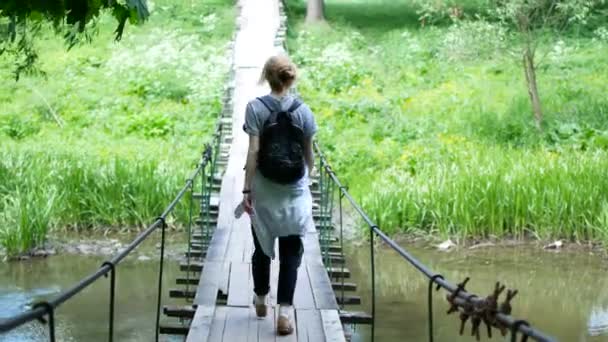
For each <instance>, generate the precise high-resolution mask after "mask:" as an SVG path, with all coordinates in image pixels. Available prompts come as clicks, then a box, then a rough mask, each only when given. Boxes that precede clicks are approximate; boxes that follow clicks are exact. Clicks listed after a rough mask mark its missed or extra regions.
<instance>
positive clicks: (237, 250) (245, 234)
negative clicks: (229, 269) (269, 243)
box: [225, 222, 251, 263]
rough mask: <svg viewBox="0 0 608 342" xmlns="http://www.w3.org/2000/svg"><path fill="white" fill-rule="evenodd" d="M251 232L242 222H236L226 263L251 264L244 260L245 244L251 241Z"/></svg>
mask: <svg viewBox="0 0 608 342" xmlns="http://www.w3.org/2000/svg"><path fill="white" fill-rule="evenodd" d="M250 231H251V229H250V228H249V227H248V226H245V225H244V224H243V223H242V222H238V223H237V222H235V223H234V224H233V227H232V233H231V235H230V242H229V243H228V250H227V251H226V257H225V260H226V261H230V262H239V263H243V262H250V261H245V260H244V259H243V255H244V252H245V244H246V243H247V240H251V233H250Z"/></svg>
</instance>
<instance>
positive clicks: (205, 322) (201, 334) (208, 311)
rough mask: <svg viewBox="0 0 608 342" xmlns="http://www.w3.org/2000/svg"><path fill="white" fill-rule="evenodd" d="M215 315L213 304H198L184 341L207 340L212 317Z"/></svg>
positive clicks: (205, 341) (201, 341) (202, 341)
mask: <svg viewBox="0 0 608 342" xmlns="http://www.w3.org/2000/svg"><path fill="white" fill-rule="evenodd" d="M214 316H215V305H199V306H198V307H197V308H196V312H195V313H194V318H193V319H192V323H191V324H190V331H189V332H188V337H187V338H186V342H207V341H209V340H208V338H209V333H210V330H211V324H212V321H213V317H214Z"/></svg>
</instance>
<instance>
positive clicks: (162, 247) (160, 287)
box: [155, 216, 167, 342]
mask: <svg viewBox="0 0 608 342" xmlns="http://www.w3.org/2000/svg"><path fill="white" fill-rule="evenodd" d="M156 220H157V221H158V220H160V221H161V242H160V266H159V271H158V297H157V301H156V330H155V337H156V339H155V341H156V342H158V335H159V332H160V331H159V328H160V302H161V298H162V290H163V264H164V261H165V228H166V226H167V222H166V221H165V218H164V217H162V216H161V217H158V218H157V219H156Z"/></svg>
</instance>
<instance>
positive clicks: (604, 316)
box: [0, 245, 608, 342]
mask: <svg viewBox="0 0 608 342" xmlns="http://www.w3.org/2000/svg"><path fill="white" fill-rule="evenodd" d="M407 248H408V249H409V250H410V251H411V252H412V254H414V255H416V256H417V257H418V258H419V259H420V260H421V261H423V262H424V263H426V264H427V265H428V266H429V267H431V269H433V270H435V271H436V272H439V273H442V274H443V275H444V276H445V277H446V278H447V279H449V280H452V281H453V282H457V281H460V280H462V279H464V278H465V277H466V276H470V277H471V281H470V282H469V286H468V288H469V289H470V290H472V291H475V292H476V293H479V294H483V295H487V294H489V293H490V291H491V290H492V289H493V287H494V283H495V282H496V281H497V280H499V281H503V282H505V283H506V284H507V285H508V287H509V288H516V289H518V290H519V294H518V295H517V297H515V299H514V300H513V307H514V310H513V313H514V314H515V315H516V316H517V317H521V318H525V319H527V320H528V321H530V322H531V323H532V324H534V326H536V327H538V328H540V329H542V330H543V331H546V332H547V333H550V334H551V335H553V336H555V337H557V338H558V339H559V340H560V341H593V342H595V341H608V286H607V285H608V275H607V272H606V271H607V265H608V262H606V261H605V260H602V258H601V257H599V256H597V255H591V254H589V252H585V251H580V250H579V251H576V252H570V251H568V250H564V251H561V252H559V253H553V252H547V251H543V250H542V249H540V248H538V247H509V248H506V247H492V248H486V249H478V250H466V249H460V250H456V251H452V252H439V251H436V250H434V249H432V248H421V247H415V246H409V245H408V246H407ZM346 251H347V258H348V267H349V269H350V270H351V272H352V273H353V277H352V279H349V280H348V281H349V282H355V283H357V284H358V286H359V288H358V291H357V295H360V296H361V297H362V299H363V305H362V306H361V307H348V308H347V309H348V310H367V311H368V312H369V308H370V302H369V298H370V296H369V295H370V286H369V279H370V278H369V275H370V264H369V254H368V248H366V247H365V245H362V246H352V245H351V246H348V247H347V249H346ZM377 257H378V258H377V264H376V271H377V273H376V281H377V290H378V292H377V303H376V307H377V316H376V317H377V324H376V341H386V342H397V341H426V340H428V338H427V306H426V293H427V292H426V291H427V284H428V283H427V282H426V280H425V279H424V278H423V277H422V276H421V275H420V274H419V273H417V272H416V271H415V269H414V268H412V267H411V266H408V265H407V264H406V263H405V262H404V261H403V260H402V259H401V258H400V257H399V256H398V255H396V254H395V253H394V252H392V251H390V250H388V249H386V248H382V247H379V249H378V251H377ZM103 260H104V259H103V258H100V257H90V256H88V257H87V256H73V255H64V256H54V257H50V258H47V259H37V260H36V259H33V260H30V261H25V262H12V263H2V264H0V318H3V317H8V316H10V315H12V314H15V313H18V312H20V311H23V310H25V309H27V308H28V307H30V305H31V304H32V303H33V302H36V301H38V300H43V299H46V298H50V297H52V296H54V295H57V294H58V293H59V292H60V291H61V290H64V289H66V288H67V287H68V286H70V285H73V284H74V283H75V282H76V281H78V280H79V279H81V278H82V277H83V276H85V275H87V274H89V273H90V272H91V271H92V270H94V269H95V268H97V267H99V266H100V265H101V263H102V262H103ZM157 272H158V263H157V262H154V261H137V260H130V259H127V260H126V261H125V262H124V263H122V264H121V265H120V267H119V268H118V276H117V298H116V328H115V329H116V335H115V336H116V339H115V340H116V341H135V342H139V341H142V342H143V341H146V342H148V341H152V340H153V336H154V334H153V332H154V321H155V310H156V307H155V305H156V304H155V303H156V286H157V274H158V273H157ZM178 273H179V272H178V270H177V261H175V260H169V261H167V263H166V268H165V277H164V278H165V282H164V291H163V295H165V298H164V299H163V302H164V303H170V302H171V301H173V303H177V301H176V300H169V299H168V298H166V294H167V293H168V291H167V289H168V288H169V287H173V286H174V279H175V278H176V277H177V276H178ZM108 286H109V280H102V281H99V282H98V283H95V284H93V285H92V286H91V287H90V288H89V289H87V290H86V291H84V292H83V293H81V294H79V295H77V296H76V297H75V298H74V299H73V300H71V301H68V302H67V303H65V304H64V305H62V306H61V307H60V308H59V310H58V312H57V326H58V330H57V336H58V341H87V342H89V341H91V342H96V341H107V335H106V334H107V322H108V296H109V288H108ZM443 298H444V296H443V295H440V294H438V295H436V296H435V303H434V308H435V327H436V329H435V340H436V341H473V339H472V338H471V337H469V336H466V337H459V336H458V333H457V332H458V329H459V320H458V318H457V317H456V316H453V315H452V316H446V315H445V311H446V310H447V304H446V302H445V300H444V299H443ZM469 327H470V326H467V329H466V331H467V333H468V332H469V329H470V328H469ZM45 334H46V330H45V329H44V328H43V326H42V325H41V324H40V323H38V322H33V323H30V324H27V325H25V326H23V327H22V328H20V329H18V330H16V331H14V332H12V333H10V334H4V335H0V342H30V341H44V340H45V338H44V336H45ZM497 334H498V333H497V332H495V335H497ZM368 340H369V329H368V328H366V327H364V326H358V327H353V341H368ZM482 340H483V341H485V340H488V339H487V338H486V337H485V336H483V334H482ZM501 340H504V339H500V338H496V337H495V338H494V341H501Z"/></svg>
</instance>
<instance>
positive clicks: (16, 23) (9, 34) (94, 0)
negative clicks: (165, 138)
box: [0, 0, 150, 80]
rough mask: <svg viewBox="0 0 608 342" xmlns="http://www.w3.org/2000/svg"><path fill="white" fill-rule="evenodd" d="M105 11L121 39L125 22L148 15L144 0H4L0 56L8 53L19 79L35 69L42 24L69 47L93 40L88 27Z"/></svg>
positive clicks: (0, 16) (0, 8)
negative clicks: (53, 31) (37, 44)
mask: <svg viewBox="0 0 608 342" xmlns="http://www.w3.org/2000/svg"><path fill="white" fill-rule="evenodd" d="M105 10H109V11H111V13H112V15H113V16H114V18H115V19H116V20H117V21H118V25H117V27H116V30H115V38H116V40H120V39H121V38H122V36H123V33H124V30H125V25H126V23H127V21H128V22H129V23H131V24H140V23H143V22H144V21H146V20H147V19H148V17H149V15H150V13H149V11H148V7H147V3H146V0H124V1H116V0H109V1H101V0H52V1H41V2H39V1H35V2H29V1H21V0H8V1H6V0H3V1H1V2H0V26H4V24H6V26H4V27H7V30H5V31H0V55H2V54H4V53H8V54H9V55H11V56H12V58H14V60H15V71H14V75H15V79H17V80H18V79H19V76H20V75H21V73H23V72H32V71H36V68H35V63H36V62H37V60H38V53H37V51H36V48H35V46H34V38H35V37H37V36H38V33H39V31H40V27H41V26H42V25H43V24H44V23H50V24H51V25H52V27H53V28H54V29H55V31H56V32H57V33H59V34H62V35H63V36H64V38H65V41H66V44H67V46H68V49H69V48H72V47H74V46H75V45H76V44H78V43H79V42H80V41H81V40H82V39H83V38H84V40H86V41H91V40H92V35H91V34H90V33H89V32H87V30H88V29H90V28H91V24H92V23H94V22H95V20H97V18H99V16H100V14H101V13H102V12H103V11H105Z"/></svg>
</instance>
